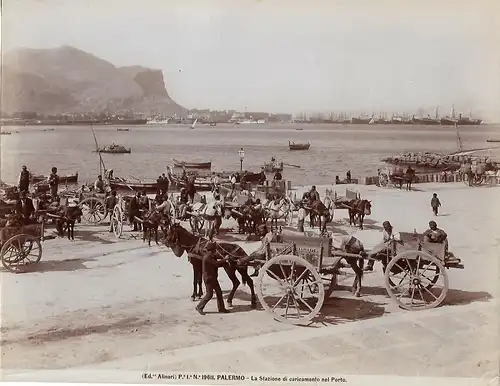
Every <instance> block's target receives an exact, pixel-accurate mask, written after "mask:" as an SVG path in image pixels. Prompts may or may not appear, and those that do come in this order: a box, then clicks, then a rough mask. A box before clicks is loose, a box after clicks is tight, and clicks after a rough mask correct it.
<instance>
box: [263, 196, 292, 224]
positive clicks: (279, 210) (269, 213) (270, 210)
mask: <svg viewBox="0 0 500 386" xmlns="http://www.w3.org/2000/svg"><path fill="white" fill-rule="evenodd" d="M263 208H264V210H265V213H266V217H267V218H268V219H270V220H271V230H272V229H274V227H273V225H274V224H275V225H276V229H277V228H278V220H280V219H285V222H288V221H287V219H288V217H289V216H290V211H291V204H290V202H289V200H288V199H287V198H286V197H282V198H278V199H276V200H269V201H266V203H265V204H264V205H263Z"/></svg>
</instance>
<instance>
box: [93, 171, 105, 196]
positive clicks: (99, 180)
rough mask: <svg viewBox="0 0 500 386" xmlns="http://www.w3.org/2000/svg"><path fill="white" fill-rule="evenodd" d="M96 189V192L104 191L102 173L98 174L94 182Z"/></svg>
mask: <svg viewBox="0 0 500 386" xmlns="http://www.w3.org/2000/svg"><path fill="white" fill-rule="evenodd" d="M94 191H95V192H96V193H104V181H103V180H102V176H101V175H98V176H97V180H96V181H95V182H94Z"/></svg>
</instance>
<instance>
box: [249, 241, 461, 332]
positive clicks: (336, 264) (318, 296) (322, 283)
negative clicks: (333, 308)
mask: <svg viewBox="0 0 500 386" xmlns="http://www.w3.org/2000/svg"><path fill="white" fill-rule="evenodd" d="M278 240H279V242H272V243H270V244H269V247H268V253H267V256H266V261H265V262H263V263H264V265H263V266H262V268H261V269H260V272H259V276H258V279H257V280H258V283H257V288H256V293H257V296H258V298H259V301H260V303H261V305H262V307H263V308H264V309H265V310H266V311H267V312H269V313H270V314H272V315H273V317H274V318H275V319H276V320H278V321H281V322H284V323H291V324H303V323H306V322H309V321H311V320H312V319H313V318H314V317H316V316H317V315H318V313H319V312H320V310H321V307H322V305H323V302H324V300H325V298H328V297H329V296H330V295H331V294H332V293H333V291H334V289H335V287H336V284H337V275H338V274H339V273H340V269H341V264H340V263H341V260H342V259H344V258H350V259H355V260H358V259H375V260H382V261H383V264H384V271H385V288H386V291H387V294H388V295H389V297H390V298H391V299H392V300H393V301H394V302H395V303H396V304H397V305H398V306H399V307H401V308H403V309H405V310H410V311H414V310H422V309H430V308H434V307H437V306H439V305H440V304H441V303H442V302H443V301H444V299H445V298H446V294H447V292H448V274H447V269H448V268H463V265H462V264H461V263H460V260H459V259H457V258H455V257H454V256H453V254H449V253H448V252H447V251H446V246H445V245H444V244H437V243H430V242H426V241H424V240H423V238H422V235H418V234H414V233H403V234H402V242H397V241H394V240H391V241H389V242H388V243H383V244H380V245H378V246H376V247H375V248H374V249H373V250H372V251H368V252H367V253H366V254H365V253H363V254H352V253H347V252H345V251H341V250H335V249H334V248H332V239H331V238H328V237H307V236H293V237H292V236H287V237H282V236H279V237H278ZM353 287H354V285H353ZM359 288H361V287H359ZM273 291H274V292H273Z"/></svg>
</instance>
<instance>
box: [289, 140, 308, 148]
mask: <svg viewBox="0 0 500 386" xmlns="http://www.w3.org/2000/svg"><path fill="white" fill-rule="evenodd" d="M288 147H289V148H290V150H308V149H309V148H310V147H311V144H310V143H309V142H308V143H295V142H290V141H288Z"/></svg>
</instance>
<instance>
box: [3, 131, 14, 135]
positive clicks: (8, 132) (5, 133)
mask: <svg viewBox="0 0 500 386" xmlns="http://www.w3.org/2000/svg"><path fill="white" fill-rule="evenodd" d="M0 134H1V135H11V134H12V133H11V132H10V131H1V132H0Z"/></svg>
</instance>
